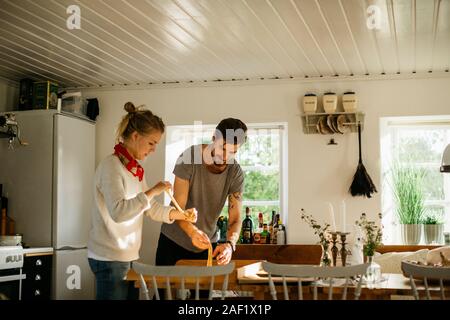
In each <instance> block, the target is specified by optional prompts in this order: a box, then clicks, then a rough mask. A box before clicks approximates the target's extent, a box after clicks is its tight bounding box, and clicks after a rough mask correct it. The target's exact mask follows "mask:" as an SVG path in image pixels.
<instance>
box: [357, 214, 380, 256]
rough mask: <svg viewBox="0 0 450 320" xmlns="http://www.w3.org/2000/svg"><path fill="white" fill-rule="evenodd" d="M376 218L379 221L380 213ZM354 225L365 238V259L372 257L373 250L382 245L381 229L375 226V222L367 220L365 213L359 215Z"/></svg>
mask: <svg viewBox="0 0 450 320" xmlns="http://www.w3.org/2000/svg"><path fill="white" fill-rule="evenodd" d="M378 217H379V218H380V221H381V218H382V216H381V213H379V214H378ZM355 224H356V225H357V226H359V227H361V229H362V230H363V231H364V233H365V237H364V238H363V241H364V249H363V252H364V255H365V256H367V257H372V256H373V255H374V254H375V250H376V249H377V248H378V247H379V246H380V245H381V244H382V243H381V241H382V236H383V233H382V231H381V227H380V226H377V225H375V221H369V220H367V216H366V214H365V213H362V214H361V217H360V218H359V220H357V221H356V222H355Z"/></svg>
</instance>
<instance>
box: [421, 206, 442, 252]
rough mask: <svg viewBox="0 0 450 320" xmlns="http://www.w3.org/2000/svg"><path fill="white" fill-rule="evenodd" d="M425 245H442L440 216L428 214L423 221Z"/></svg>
mask: <svg viewBox="0 0 450 320" xmlns="http://www.w3.org/2000/svg"><path fill="white" fill-rule="evenodd" d="M423 228H424V235H425V243H426V244H442V243H443V242H444V237H443V236H444V220H443V218H442V214H440V213H439V214H438V213H432V212H429V213H427V214H426V215H425V218H424V219H423Z"/></svg>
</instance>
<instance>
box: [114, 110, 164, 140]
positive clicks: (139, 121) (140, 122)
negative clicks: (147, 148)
mask: <svg viewBox="0 0 450 320" xmlns="http://www.w3.org/2000/svg"><path fill="white" fill-rule="evenodd" d="M123 108H124V109H125V111H127V112H128V113H127V114H126V115H125V116H124V117H123V118H122V121H121V122H120V124H119V127H118V128H117V136H116V142H117V143H119V142H123V141H125V140H127V139H128V138H129V137H130V136H131V134H132V133H133V132H134V131H136V132H137V133H138V134H140V135H147V134H150V133H152V132H154V131H159V132H161V133H164V129H165V125H164V122H163V121H162V119H161V118H160V117H158V116H157V115H154V114H153V113H152V112H151V111H150V110H147V109H143V108H142V106H139V107H137V108H136V107H135V106H134V104H133V103H132V102H127V103H125V105H124V107H123Z"/></svg>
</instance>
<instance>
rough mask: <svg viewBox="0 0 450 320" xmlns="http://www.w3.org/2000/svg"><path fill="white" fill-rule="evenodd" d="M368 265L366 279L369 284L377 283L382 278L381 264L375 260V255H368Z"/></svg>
mask: <svg viewBox="0 0 450 320" xmlns="http://www.w3.org/2000/svg"><path fill="white" fill-rule="evenodd" d="M367 263H369V266H368V267H367V271H366V274H365V275H364V280H365V282H366V283H367V284H375V283H378V282H380V280H381V266H380V265H379V264H378V263H376V262H375V261H373V256H368V257H367Z"/></svg>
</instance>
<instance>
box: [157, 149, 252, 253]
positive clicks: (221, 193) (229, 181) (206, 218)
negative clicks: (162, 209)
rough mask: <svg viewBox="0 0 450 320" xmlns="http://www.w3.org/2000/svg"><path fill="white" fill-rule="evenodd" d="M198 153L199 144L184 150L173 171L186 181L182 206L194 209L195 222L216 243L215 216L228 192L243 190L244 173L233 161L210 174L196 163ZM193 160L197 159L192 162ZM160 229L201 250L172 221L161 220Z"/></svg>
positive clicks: (180, 244) (185, 244) (168, 235)
mask: <svg viewBox="0 0 450 320" xmlns="http://www.w3.org/2000/svg"><path fill="white" fill-rule="evenodd" d="M201 154H202V145H194V146H191V147H190V148H188V149H186V150H185V151H184V152H183V153H182V154H181V155H180V157H179V158H178V160H177V164H176V165H175V168H174V169H173V173H174V174H175V176H177V177H179V178H181V179H185V180H189V194H188V198H187V203H186V208H196V209H197V211H198V218H197V222H196V223H195V225H196V226H197V228H199V229H200V230H202V231H203V232H205V233H206V234H207V235H208V236H209V239H210V240H211V242H216V241H217V240H218V234H217V232H216V224H217V219H218V218H219V216H220V213H221V212H222V209H223V206H224V205H225V201H226V199H227V197H228V195H230V194H232V193H234V192H243V190H244V173H243V172H242V169H241V166H240V165H239V164H238V163H237V162H236V161H234V163H233V164H229V165H227V168H226V169H225V171H224V172H222V173H219V174H215V173H212V172H210V171H208V169H207V168H206V166H205V165H204V164H199V162H203V161H202V157H201ZM194 159H195V160H197V161H195V163H194ZM196 163H197V164H196ZM161 232H162V233H163V234H164V235H165V236H166V237H168V238H169V239H171V240H172V241H174V242H175V243H177V244H178V245H179V246H182V247H183V248H185V249H187V250H190V251H193V252H200V251H202V250H200V249H198V248H196V247H194V246H193V245H192V241H191V239H190V238H189V237H188V235H187V234H186V233H185V232H184V231H183V230H182V229H181V228H180V226H179V225H178V223H176V222H175V223H173V224H166V223H164V224H163V225H162V226H161Z"/></svg>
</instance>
